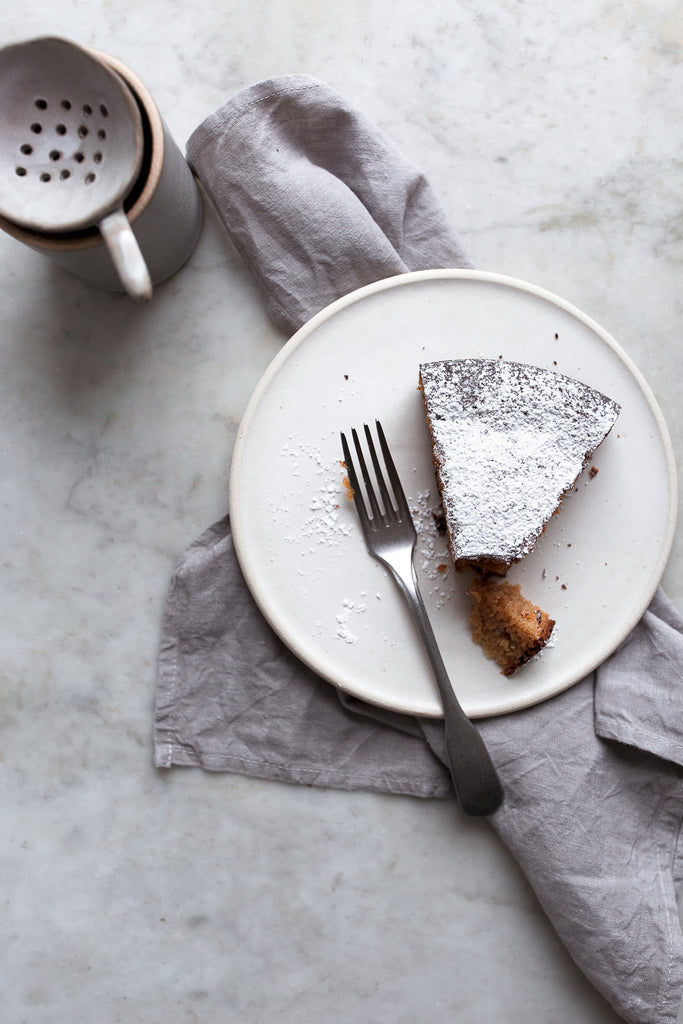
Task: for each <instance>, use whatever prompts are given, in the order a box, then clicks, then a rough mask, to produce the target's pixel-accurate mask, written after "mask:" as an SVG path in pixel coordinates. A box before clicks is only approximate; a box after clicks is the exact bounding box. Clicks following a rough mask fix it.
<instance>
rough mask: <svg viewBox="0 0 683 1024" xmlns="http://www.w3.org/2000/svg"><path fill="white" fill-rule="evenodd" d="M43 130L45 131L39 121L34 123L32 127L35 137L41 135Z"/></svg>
mask: <svg viewBox="0 0 683 1024" xmlns="http://www.w3.org/2000/svg"><path fill="white" fill-rule="evenodd" d="M42 130H43V126H42V124H38V122H37V121H34V122H33V124H32V125H31V131H32V132H33V134H34V135H40V133H41V132H42Z"/></svg>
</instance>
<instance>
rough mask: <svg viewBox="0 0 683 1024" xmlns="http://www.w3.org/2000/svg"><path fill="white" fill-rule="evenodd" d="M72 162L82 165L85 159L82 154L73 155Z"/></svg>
mask: <svg viewBox="0 0 683 1024" xmlns="http://www.w3.org/2000/svg"><path fill="white" fill-rule="evenodd" d="M74 160H75V161H76V163H77V164H82V163H83V161H84V160H85V157H84V155H83V154H82V153H74Z"/></svg>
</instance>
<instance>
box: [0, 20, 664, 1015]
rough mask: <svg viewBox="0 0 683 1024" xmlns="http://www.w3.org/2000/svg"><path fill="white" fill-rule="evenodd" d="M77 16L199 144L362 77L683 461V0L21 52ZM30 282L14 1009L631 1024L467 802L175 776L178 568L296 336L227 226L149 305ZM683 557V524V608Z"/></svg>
mask: <svg viewBox="0 0 683 1024" xmlns="http://www.w3.org/2000/svg"><path fill="white" fill-rule="evenodd" d="M48 12H49V13H48ZM45 33H56V34H62V35H65V36H67V37H69V38H71V39H73V40H75V41H77V42H80V43H85V44H88V45H93V46H96V47H98V48H99V49H101V50H104V51H105V52H108V53H111V54H113V55H114V56H117V57H119V58H121V59H122V60H123V61H124V62H125V63H127V64H128V65H129V66H130V67H131V68H132V69H133V70H134V71H135V72H136V73H137V74H139V75H140V77H142V78H143V80H144V81H145V83H146V85H147V86H148V88H149V89H150V90H151V92H152V94H153V95H154V97H155V99H156V101H157V104H158V106H159V108H160V110H161V112H162V114H163V116H164V118H165V120H166V122H167V124H168V125H169V127H170V129H171V132H172V134H173V135H174V137H175V138H176V140H177V141H178V143H179V144H180V145H181V147H183V148H184V145H185V142H186V140H187V138H188V136H189V134H190V132H191V131H192V129H193V128H194V127H195V126H196V125H197V124H198V123H199V122H200V121H201V120H202V119H203V117H204V116H205V115H207V114H208V113H210V112H211V111H213V110H214V109H215V108H216V107H217V106H219V105H220V104H221V103H222V102H224V101H225V100H226V99H227V98H228V97H230V96H231V95H233V94H234V93H235V92H237V91H238V90H239V89H240V88H242V87H243V86H246V85H249V84H251V83H253V82H255V81H258V80H260V79H262V78H266V77H270V76H271V75H274V74H281V73H286V72H305V73H309V74H312V75H315V76H317V77H319V78H321V79H323V80H325V81H327V82H328V83H329V84H331V85H333V86H334V87H336V88H337V89H339V90H340V91H342V92H344V93H345V94H346V95H347V96H349V98H351V99H352V100H353V101H354V102H355V103H356V104H357V105H358V106H360V107H361V108H363V109H364V110H365V111H366V113H368V114H369V115H370V116H371V117H372V118H373V119H374V120H375V121H376V123H378V124H379V125H380V127H381V128H383V129H384V130H385V131H386V132H387V134H388V135H389V136H390V137H391V138H393V140H394V141H395V142H396V143H397V144H398V145H399V146H400V147H401V149H402V150H403V152H404V153H405V154H406V156H408V157H410V158H411V159H413V160H414V161H415V162H416V163H418V164H419V165H420V166H421V167H422V169H423V170H424V171H425V172H426V173H427V175H428V177H429V178H430V180H431V182H432V185H433V186H434V188H435V190H436V192H437V194H438V195H439V197H440V198H441V200H442V203H443V205H444V207H445V209H446V211H447V212H448V214H449V216H450V217H451V218H452V220H453V222H454V223H455V225H456V226H457V228H458V229H459V231H460V233H461V235H462V238H463V240H464V242H465V245H466V247H467V249H468V251H469V253H470V255H471V257H472V259H473V260H474V262H475V264H476V265H477V266H479V267H481V268H484V269H487V270H493V271H498V272H501V273H505V274H510V275H512V276H515V277H519V278H524V279H526V280H530V281H532V282H534V283H536V284H538V285H540V286H542V287H544V288H547V289H549V290H551V291H554V292H556V293H558V294H560V295H562V296H564V297H565V298H566V299H568V300H569V301H571V302H573V303H575V304H576V305H578V306H579V307H581V308H582V309H583V310H584V311H585V312H586V313H588V314H589V315H590V316H592V317H593V318H594V319H595V320H597V321H598V322H599V323H601V324H602V326H604V327H605V328H606V329H607V330H609V331H610V332H611V333H612V334H614V336H615V337H616V338H617V340H618V341H619V342H620V344H621V345H622V346H623V347H624V348H625V349H626V350H627V352H628V353H629V354H630V355H631V356H632V358H633V359H634V360H635V362H636V363H637V364H638V366H639V367H640V369H641V370H642V372H643V373H644V375H645V376H646V378H647V379H648V381H649V382H650V384H651V386H652V388H653V390H654V392H655V394H656V396H657V399H658V401H659V403H660V405H661V408H662V410H663V413H664V415H665V417H666V420H667V422H668V426H669V430H670V432H671V436H672V441H673V445H674V449H675V452H676V456H677V460H678V464H679V467H680V460H681V456H682V455H683V438H682V436H681V430H682V424H681V413H680V390H681V378H682V375H681V370H682V369H683V366H682V362H683V360H682V358H681V351H682V348H681V341H680V326H681V315H682V312H683V310H682V308H681V289H680V280H681V264H682V262H683V214H682V212H681V211H682V209H683V175H682V174H681V167H682V166H683V136H682V134H681V132H680V122H681V117H680V114H681V96H682V95H683V9H682V8H681V5H680V4H679V3H678V2H676V0H662V2H661V3H658V4H655V5H646V4H644V3H641V2H636V0H624V2H623V3H621V4H619V5H614V4H613V3H611V2H607V0H587V2H585V3H582V4H573V5H572V4H558V3H555V2H553V3H549V4H548V3H541V2H540V0H530V2H527V3H522V2H519V0H503V2H501V3H495V4H494V3H491V2H486V0H473V2H468V3H465V2H462V0H459V2H453V0H433V2H432V3H430V4H429V5H424V4H422V3H417V2H416V0H411V2H408V3H407V4H402V5H400V6H399V5H396V4H395V3H393V2H390V0H362V2H361V0H347V3H346V4H344V5H340V4H337V3H332V2H331V0H278V2H277V3H275V4H273V3H271V2H268V0H252V2H251V3H250V4H244V3H237V2H235V0H223V2H222V3H219V4H217V3H213V2H209V0H197V2H196V3H194V4H192V5H188V4H185V3H180V2H179V0H150V2H149V3H146V4H138V3H133V2H132V0H118V2H117V3H116V4H110V3H108V2H105V0H92V2H88V3H82V2H73V0H52V3H51V4H50V5H45V4H42V3H41V4H39V3H37V0H17V2H16V3H15V4H13V5H11V7H10V6H9V5H5V10H4V11H3V37H4V39H5V41H8V42H9V41H14V40H20V39H25V38H29V37H31V36H34V35H40V34H45ZM0 285H1V287H2V294H3V302H2V304H1V306H0V394H1V396H2V400H1V402H0V423H1V430H0V457H1V463H0V465H1V467H2V469H1V473H2V487H1V488H0V508H1V509H2V524H3V527H2V533H1V535H0V561H1V563H2V573H3V587H2V591H1V592H0V609H1V612H0V614H1V618H2V623H3V628H2V631H1V633H0V672H1V674H2V687H1V693H2V698H1V699H2V717H1V722H2V748H1V749H2V780H3V796H2V803H3V814H2V821H3V824H2V830H1V834H2V878H3V947H4V953H3V961H4V968H3V973H4V975H5V978H6V979H9V984H7V983H6V984H5V986H4V991H3V1003H4V1012H3V1019H4V1020H6V1021H8V1022H11V1024H15V1022H16V1024H19V1022H23V1021H25V1022H27V1024H48V1022H49V1024H53V1022H54V1021H56V1020H64V1021H69V1024H86V1022H87V1024H91V1022H93V1021H97V1024H114V1022H116V1021H120V1020H125V1021H126V1022H127V1024H135V1022H143V1021H144V1022H150V1021H161V1020H163V1021H164V1022H165V1024H185V1022H190V1021H219V1022H226V1024H228V1022H229V1024H233V1022H234V1024H238V1022H239V1024H256V1022H259V1024H260V1022H261V1021H264V1020H274V1019H277V1020H278V1021H282V1022H283V1024H308V1022H314V1021H315V1022H317V1021H325V1022H327V1024H338V1022H339V1024H341V1022H343V1021H348V1020H350V1019H355V1020H358V1021H373V1022H384V1021H386V1022H389V1021H391V1022H392V1024H397V1022H405V1024H414V1022H418V1021H427V1020H429V1021H437V1022H439V1021H446V1020H448V1021H451V1020H463V1021H465V1020H473V1019H478V1020H482V1021H486V1022H487V1024H498V1022H500V1024H503V1022H506V1024H516V1022H519V1024H521V1022H526V1021H527V1020H535V1021H538V1022H564V1021H570V1020H572V1021H574V1020H590V1021H592V1022H594V1024H598V1022H599V1024H613V1022H614V1021H616V1020H617V1018H616V1016H615V1014H614V1012H613V1011H612V1010H611V1008H610V1007H609V1006H608V1005H607V1004H606V1003H605V1002H604V1000H603V999H602V997H601V996H599V995H598V994H597V993H596V992H595V990H594V989H593V988H592V987H591V986H590V985H589V984H588V982H587V981H586V980H585V979H584V978H583V976H582V975H581V974H580V973H579V972H578V970H577V969H576V967H575V966H574V965H573V963H572V961H571V960H570V958H569V956H568V955H567V953H566V952H565V950H564V948H563V947H562V945H561V944H560V942H559V941H558V939H557V938H556V936H555V935H554V933H553V930H552V928H551V927H550V925H549V923H548V921H547V919H546V918H545V916H544V914H543V912H542V911H541V909H540V907H539V905H538V904H537V902H536V900H535V897H534V895H533V893H532V892H531V890H530V888H529V886H528V885H527V883H526V881H525V879H524V877H523V876H522V875H521V873H520V871H519V870H518V868H517V867H516V864H515V863H514V862H513V860H512V858H511V857H510V855H509V853H508V852H507V850H506V849H505V848H504V847H503V846H502V845H501V844H500V843H499V842H498V840H497V839H496V837H495V836H494V834H493V833H492V831H491V830H490V828H489V827H488V825H487V824H486V823H485V822H481V821H472V820H466V819H464V818H463V817H462V815H461V814H460V813H459V812H458V810H457V808H456V807H455V805H454V804H453V803H452V802H450V801H441V802H440V801H418V800H411V799H405V798H398V797H396V798H391V797H379V796H375V795H370V794H344V793H337V792H332V791H320V790H315V789H308V788H297V787H289V786H286V785H281V784H277V783H265V782H260V781H256V780H252V779H247V778H242V777H239V776H231V775H208V774H205V773H202V772H201V771H195V770H183V769H180V770H172V771H158V770H155V769H154V768H153V766H152V742H151V738H152V709H153V701H154V680H155V670H156V656H157V644H158V638H159V623H160V615H161V611H162V606H163V601H164V597H165V593H166V588H167V585H168V581H169V578H170V575H171V572H172V568H173V565H174V562H175V560H176V558H177V557H178V555H179V554H180V552H181V551H182V550H183V548H184V547H185V546H186V545H187V544H188V543H189V542H191V541H192V540H194V539H195V537H196V536H197V535H198V534H199V533H200V532H201V531H202V530H203V529H204V528H205V527H207V526H209V525H210V524H211V523H212V522H214V521H215V520H216V519H218V518H220V517H221V516H222V515H223V514H224V512H225V510H226V501H227V471H228V466H229V461H230V454H231V448H232V444H233V441H234V437H235V432H236V429H237V425H238V423H239V420H240V417H241V415H242V412H243V410H244V407H245V404H246V402H247V399H248V397H249V395H250V393H251V391H252V389H253V388H254V386H255V384H256V382H257V381H258V379H259V377H260V375H261V373H262V371H263V370H264V369H265V367H266V366H267V365H268V363H269V361H270V360H271V358H272V357H273V356H274V355H275V353H276V352H278V350H279V349H280V347H281V345H282V343H283V341H284V340H285V339H284V337H283V336H282V334H281V333H280V332H279V331H278V330H277V329H276V328H275V327H273V326H272V325H271V324H270V323H269V321H268V320H267V318H266V316H265V314H264V311H263V307H262V305H261V302H260V300H259V297H258V295H257V293H256V290H255V287H254V285H253V282H252V281H251V279H250V277H249V274H248V272H247V270H246V268H245V266H244V265H243V263H242V261H241V259H240V257H239V256H238V255H237V253H236V252H235V250H234V249H233V247H232V245H231V243H230V241H229V240H228V239H227V238H226V236H225V234H224V233H223V231H222V230H221V228H220V227H219V225H218V224H217V223H216V220H215V218H214V217H213V215H212V213H211V211H207V219H206V223H205V227H204V230H203V233H202V236H201V239H200V242H199V244H198V246H197V248H196V250H195V252H194V254H193V255H192V257H191V259H190V261H189V263H188V264H187V265H186V266H185V267H184V268H183V269H182V271H180V272H179V273H178V274H177V275H176V276H175V277H173V278H172V279H171V280H170V281H168V282H167V283H165V284H163V285H162V286H160V287H158V288H157V289H156V293H155V296H154V299H153V301H152V303H151V304H150V305H148V306H145V307H142V306H138V305H135V304H134V303H132V302H131V301H129V300H128V299H127V298H125V297H123V296H119V295H110V294H106V293H102V292H98V291H95V290H94V289H92V288H90V287H89V286H87V285H85V284H83V283H81V282H80V281H78V280H76V279H75V278H72V277H70V276H68V275H67V274H66V273H65V272H64V271H61V270H58V269H56V268H54V267H52V266H51V265H50V264H49V263H48V261H47V260H44V259H42V258H41V257H39V256H37V255H36V254H34V253H33V252H31V251H29V250H28V249H26V248H24V247H22V246H21V245H20V244H19V243H18V242H17V241H15V240H14V239H13V238H10V237H9V236H7V235H4V234H3V235H2V236H1V237H0ZM682 558H683V552H682V547H681V531H680V529H679V531H678V533H677V537H676V541H675V545H674V549H673V553H672V556H671V560H670V563H669V566H668V568H667V571H666V575H665V578H664V586H665V589H666V590H667V592H668V594H669V595H670V596H671V597H672V598H673V599H674V601H676V602H677V603H678V605H679V607H680V606H681V605H682V604H683V578H682V577H683V574H682V573H681V568H682Z"/></svg>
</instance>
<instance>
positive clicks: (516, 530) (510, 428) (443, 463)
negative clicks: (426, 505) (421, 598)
mask: <svg viewBox="0 0 683 1024" xmlns="http://www.w3.org/2000/svg"><path fill="white" fill-rule="evenodd" d="M420 386H421V388H422V391H423V396H424V404H425V408H426V411H427V420H428V423H429V428H430V431H431V434H432V442H433V449H434V463H435V466H436V469H437V478H438V481H439V488H440V490H441V495H442V499H443V506H444V512H445V516H446V524H447V527H448V534H449V542H450V545H451V552H452V555H453V558H454V560H455V562H456V564H463V563H480V564H482V563H484V564H485V567H486V563H492V565H491V566H490V567H493V566H494V565H495V564H496V563H497V564H498V565H499V568H498V570H497V571H500V572H504V571H505V567H506V566H508V565H510V564H511V563H512V562H516V561H519V559H520V558H523V557H524V555H526V554H528V552H529V551H531V549H532V548H533V546H534V544H535V543H536V541H537V540H538V538H539V536H540V535H541V533H542V532H543V530H544V528H545V525H546V523H547V521H548V520H549V519H550V517H551V516H552V514H553V513H554V512H555V511H556V509H557V508H558V506H559V504H560V501H561V499H562V496H563V494H564V493H565V492H566V491H567V490H568V489H569V488H570V487H572V485H573V484H574V483H575V481H576V479H577V477H578V475H579V473H580V472H581V470H582V469H583V467H584V465H585V464H586V461H587V460H588V459H589V458H590V456H591V455H592V453H593V452H594V451H595V449H596V448H597V447H598V445H599V444H600V443H601V442H602V441H603V440H604V438H605V437H606V436H607V434H608V433H609V431H610V430H611V428H612V426H613V424H614V422H615V420H616V418H617V416H618V415H619V411H620V410H619V406H618V405H617V403H616V402H614V401H612V399H610V398H607V397H606V396H605V395H603V394H601V393H600V392H599V391H596V390H595V389H594V388H591V387H588V386H587V385H586V384H582V383H580V382H579V381H577V380H573V379H572V378H570V377H566V376H564V375H563V374H560V373H555V372H554V371H552V370H546V369H542V368H540V367H537V366H527V365H525V364H522V363H514V362H507V361H504V360H502V359H490V360H489V359H455V360H441V361H439V362H431V363H423V364H422V365H421V366H420ZM500 566H502V569H501V568H500ZM494 571H495V570H494Z"/></svg>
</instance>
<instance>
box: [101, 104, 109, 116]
mask: <svg viewBox="0 0 683 1024" xmlns="http://www.w3.org/2000/svg"><path fill="white" fill-rule="evenodd" d="M100 114H101V115H102V117H109V111H108V110H107V108H106V107H105V105H104V103H100Z"/></svg>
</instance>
